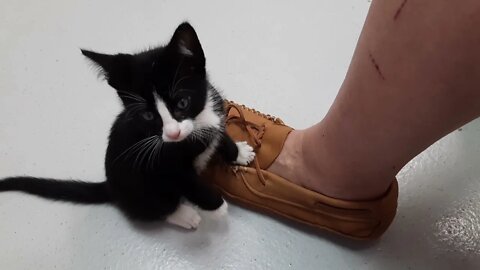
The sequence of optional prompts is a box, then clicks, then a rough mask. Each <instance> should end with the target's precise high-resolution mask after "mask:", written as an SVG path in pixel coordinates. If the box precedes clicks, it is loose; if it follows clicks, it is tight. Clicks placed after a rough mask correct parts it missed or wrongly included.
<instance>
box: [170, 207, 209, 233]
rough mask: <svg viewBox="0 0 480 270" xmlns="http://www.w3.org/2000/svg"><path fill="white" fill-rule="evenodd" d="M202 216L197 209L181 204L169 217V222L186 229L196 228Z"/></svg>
mask: <svg viewBox="0 0 480 270" xmlns="http://www.w3.org/2000/svg"><path fill="white" fill-rule="evenodd" d="M201 220H202V218H201V217H200V215H199V214H198V212H197V210H195V209H193V208H192V207H191V206H188V205H186V204H180V206H178V208H177V210H176V211H175V212H174V213H173V214H171V215H169V216H168V217H167V222H168V223H171V224H175V225H178V226H180V227H183V228H185V229H196V228H197V227H198V224H200V221H201Z"/></svg>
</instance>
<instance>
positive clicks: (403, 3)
mask: <svg viewBox="0 0 480 270" xmlns="http://www.w3.org/2000/svg"><path fill="white" fill-rule="evenodd" d="M407 1H408V0H403V2H402V4H401V5H400V7H399V8H398V9H397V12H395V15H394V16H393V20H396V19H397V18H398V16H399V15H400V12H402V9H403V7H404V6H405V4H406V3H407Z"/></svg>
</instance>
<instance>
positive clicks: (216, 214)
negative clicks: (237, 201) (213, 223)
mask: <svg viewBox="0 0 480 270" xmlns="http://www.w3.org/2000/svg"><path fill="white" fill-rule="evenodd" d="M208 213H209V214H210V215H211V216H212V218H214V219H220V218H222V217H224V216H226V215H227V214H228V204H227V202H226V201H223V203H222V205H220V207H218V208H217V209H215V210H213V211H208Z"/></svg>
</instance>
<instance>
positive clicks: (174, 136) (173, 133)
mask: <svg viewBox="0 0 480 270" xmlns="http://www.w3.org/2000/svg"><path fill="white" fill-rule="evenodd" d="M167 137H168V138H170V139H172V140H177V139H178V138H179V137H180V130H175V131H167Z"/></svg>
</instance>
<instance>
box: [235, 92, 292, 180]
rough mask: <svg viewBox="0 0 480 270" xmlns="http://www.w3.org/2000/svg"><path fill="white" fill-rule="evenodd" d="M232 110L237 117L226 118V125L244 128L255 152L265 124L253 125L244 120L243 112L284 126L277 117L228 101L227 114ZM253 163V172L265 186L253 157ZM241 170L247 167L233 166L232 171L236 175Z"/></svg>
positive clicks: (258, 164)
mask: <svg viewBox="0 0 480 270" xmlns="http://www.w3.org/2000/svg"><path fill="white" fill-rule="evenodd" d="M232 109H234V110H236V111H237V112H238V115H230V116H228V117H227V120H226V123H227V125H228V124H231V123H235V124H238V125H239V126H240V127H242V128H244V129H245V131H247V133H248V134H249V136H250V138H251V139H252V141H253V143H254V145H253V149H254V151H255V152H256V151H257V150H258V149H259V148H260V147H261V146H262V138H263V135H264V134H265V124H262V125H258V124H255V123H253V122H251V121H248V120H247V119H245V115H244V113H243V110H246V111H250V112H252V113H255V114H257V115H259V116H261V117H263V118H266V119H268V120H270V121H272V122H274V123H276V124H280V125H284V123H283V121H282V120H281V119H280V118H278V117H275V116H272V115H270V114H264V113H261V112H259V111H257V110H255V109H252V108H249V107H247V106H245V105H241V104H236V103H234V102H231V101H228V102H227V106H226V111H227V114H229V112H230V110H232ZM253 163H254V166H255V170H256V171H257V175H258V178H259V180H260V182H261V183H262V185H265V184H266V179H265V177H264V176H263V173H262V170H261V168H260V163H259V162H258V159H257V157H255V158H254V159H253ZM242 169H243V170H245V171H246V170H247V167H243V166H234V167H233V168H232V170H233V172H234V173H235V174H237V173H238V171H239V170H242ZM241 177H242V179H243V181H244V182H245V184H247V183H246V179H245V177H244V175H243V173H241Z"/></svg>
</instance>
